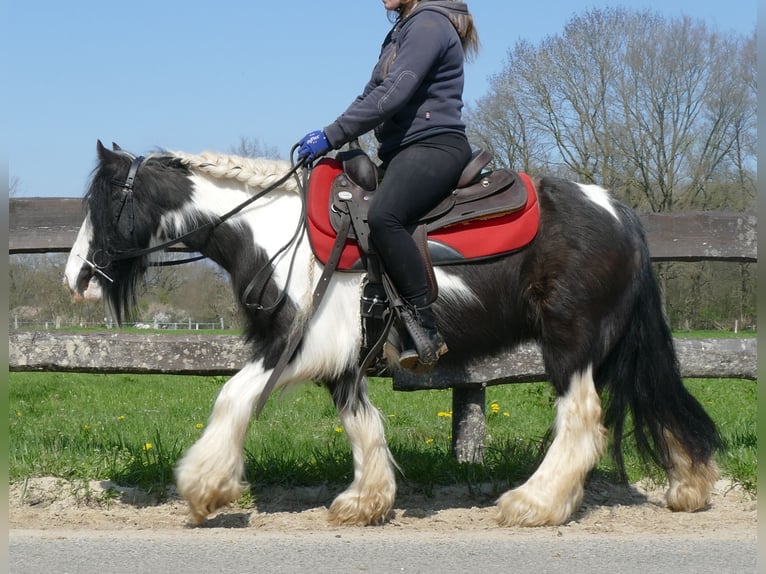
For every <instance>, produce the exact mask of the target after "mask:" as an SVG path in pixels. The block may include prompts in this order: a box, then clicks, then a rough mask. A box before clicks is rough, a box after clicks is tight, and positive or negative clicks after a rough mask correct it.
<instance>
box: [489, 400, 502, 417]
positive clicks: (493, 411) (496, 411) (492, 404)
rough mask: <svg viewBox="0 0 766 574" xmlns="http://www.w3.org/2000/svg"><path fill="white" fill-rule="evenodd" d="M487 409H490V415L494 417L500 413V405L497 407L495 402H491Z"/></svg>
mask: <svg viewBox="0 0 766 574" xmlns="http://www.w3.org/2000/svg"><path fill="white" fill-rule="evenodd" d="M489 408H490V410H491V411H492V414H493V415H496V414H497V413H499V412H500V405H499V404H497V402H496V401H493V402H492V403H491V404H490V405H489Z"/></svg>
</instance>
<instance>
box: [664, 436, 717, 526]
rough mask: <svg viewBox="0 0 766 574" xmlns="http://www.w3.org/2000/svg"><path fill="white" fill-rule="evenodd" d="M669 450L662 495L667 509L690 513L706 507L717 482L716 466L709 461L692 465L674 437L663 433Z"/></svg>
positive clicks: (713, 462) (712, 461)
mask: <svg viewBox="0 0 766 574" xmlns="http://www.w3.org/2000/svg"><path fill="white" fill-rule="evenodd" d="M665 437H666V439H667V443H668V449H669V451H670V464H671V467H670V469H669V470H668V480H669V482H670V488H668V491H667V493H665V500H666V501H667V503H668V508H670V509H671V510H675V511H680V512H694V511H695V510H700V509H702V508H705V507H706V506H707V505H708V504H710V493H711V491H712V489H713V485H714V484H715V482H716V480H718V474H719V473H718V465H717V464H716V463H715V461H714V460H713V459H712V458H711V459H710V460H708V461H707V462H706V463H698V464H694V463H692V459H691V457H690V456H689V455H688V453H687V452H686V451H685V450H684V449H683V448H682V447H681V445H680V443H679V442H678V441H677V440H676V438H675V437H674V436H673V435H672V434H670V433H668V432H666V433H665Z"/></svg>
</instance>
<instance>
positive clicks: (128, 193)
mask: <svg viewBox="0 0 766 574" xmlns="http://www.w3.org/2000/svg"><path fill="white" fill-rule="evenodd" d="M297 147H298V145H297V144H296V145H295V146H293V148H292V150H291V151H290V158H291V163H292V157H293V155H294V152H295V150H296V148H297ZM144 159H145V158H144V157H143V156H138V157H135V158H134V159H133V162H132V163H131V165H130V170H129V171H128V176H127V178H126V179H125V181H124V182H115V185H117V186H119V187H121V188H122V189H123V191H124V194H125V195H124V197H123V201H122V205H121V206H120V211H119V213H118V214H117V221H119V220H120V217H122V215H123V212H124V211H125V210H126V209H127V217H128V218H129V226H130V231H131V233H132V232H133V228H134V219H133V218H134V214H133V184H134V182H135V178H136V174H137V173H138V169H139V167H141V163H142V162H143V161H144ZM309 163H310V162H308V161H306V159H305V158H299V159H298V162H297V163H295V164H293V165H292V168H291V169H290V171H288V172H287V174H285V175H284V176H283V177H282V178H280V179H279V180H278V181H277V182H275V183H274V184H272V185H270V186H269V187H267V188H266V189H264V190H262V191H260V192H259V193H257V194H256V195H254V196H252V197H250V198H248V199H247V200H245V201H243V202H242V203H240V204H239V205H237V206H236V207H234V208H233V209H231V210H230V211H228V212H227V213H225V214H223V215H222V216H220V217H218V218H217V219H216V220H215V221H211V222H208V223H206V224H204V225H202V226H200V227H198V228H197V229H193V230H192V231H189V232H187V233H184V234H183V235H181V236H179V237H176V238H174V239H171V240H169V241H166V242H164V243H161V244H159V245H155V246H153V247H147V248H144V249H135V250H130V251H124V252H122V253H117V254H113V255H110V254H109V253H104V256H105V257H106V262H105V263H104V264H103V265H97V264H96V253H94V254H93V262H90V261H86V263H87V264H88V265H90V266H91V268H92V269H93V271H94V272H96V273H99V274H100V275H103V276H104V277H105V278H106V279H108V280H109V281H111V282H113V280H112V279H111V278H110V277H109V276H108V275H106V273H104V271H103V269H104V268H105V267H107V266H108V265H109V263H110V262H112V261H120V260H125V259H133V258H136V257H143V256H144V255H148V254H150V253H155V252H157V251H161V250H164V249H167V248H168V247H171V246H173V245H176V244H178V243H181V242H182V241H183V240H184V239H186V238H187V237H189V236H191V235H193V234H195V233H199V232H200V231H204V230H208V233H211V232H212V231H213V230H215V228H216V227H218V226H219V225H221V224H222V223H223V222H224V221H226V220H227V219H229V218H231V217H232V216H234V215H236V214H237V213H239V212H240V211H242V210H243V209H244V208H245V207H247V206H248V205H250V204H251V203H253V202H254V201H257V200H258V199H260V198H262V197H263V196H265V195H266V194H268V193H270V192H271V191H273V190H274V189H276V188H277V187H279V186H280V185H282V184H283V183H284V182H286V181H287V180H288V179H289V178H290V177H293V176H295V177H296V179H297V181H298V186H299V188H300V189H301V190H302V192H303V195H304V201H303V208H302V211H301V216H300V219H299V221H298V227H297V228H296V231H295V233H294V234H293V237H292V238H291V239H290V240H289V241H288V242H287V244H286V245H284V246H283V247H282V248H280V249H279V250H278V251H277V252H276V253H275V254H274V255H273V256H272V257H271V258H270V259H269V261H268V263H267V264H266V265H265V266H264V267H263V268H262V269H261V271H262V270H264V269H268V268H269V267H270V266H271V263H273V262H274V260H275V259H276V258H277V257H278V256H279V255H281V254H282V253H284V252H285V251H286V250H287V249H289V248H290V246H291V245H293V244H294V243H295V242H296V241H297V240H298V238H299V237H301V235H302V233H303V232H305V218H306V201H305V190H306V185H305V183H306V181H307V179H308V172H309ZM301 167H303V168H304V169H303V178H302V179H301V178H300V177H298V176H297V175H296V174H297V172H298V170H299V169H300V168H301ZM350 228H351V220H350V218H344V220H343V222H342V224H341V228H340V229H339V230H338V232H337V237H336V239H335V243H334V245H333V248H332V252H331V254H330V257H329V259H328V261H327V263H326V264H325V266H324V269H323V271H322V275H321V276H320V278H319V281H318V282H317V285H316V287H315V288H314V293H313V295H312V299H311V315H313V314H314V312H315V311H316V310H317V308H318V307H319V305H320V303H321V302H322V299H323V297H324V294H325V292H326V291H327V287H328V286H329V284H330V280H331V279H332V275H333V273H334V272H335V270H336V269H337V267H338V262H339V261H340V257H341V253H342V251H343V247H344V245H345V240H346V238H347V237H348V233H349V229H350ZM296 253H297V250H295V251H294V252H293V256H292V259H291V261H290V268H289V272H288V275H287V279H286V283H289V281H290V276H291V275H292V270H293V264H294V263H295V255H296ZM202 258H204V256H202V257H196V258H189V259H183V260H179V261H171V262H168V263H165V265H178V264H181V263H187V262H190V261H196V260H198V259H202ZM160 265H161V263H160ZM259 273H260V271H259V272H258V273H256V276H255V277H254V278H253V280H252V281H251V282H250V284H249V285H248V287H247V288H246V289H245V291H244V293H243V299H247V296H248V294H249V292H250V290H251V289H252V287H253V285H254V284H255V280H256V279H257V278H258V274H259ZM286 293H287V290H286V289H285V290H283V291H282V293H280V296H279V297H278V299H277V301H276V302H275V303H273V304H272V305H270V306H269V307H263V306H262V305H260V304H255V305H253V304H248V303H247V302H246V301H243V304H244V305H245V306H248V307H255V308H256V309H258V310H272V309H275V308H276V307H277V306H278V305H279V304H280V303H281V302H282V300H283V299H284V298H285V296H286ZM309 318H310V316H309ZM307 325H308V320H306V321H301V322H300V324H299V325H298V328H297V329H294V330H292V331H291V332H290V334H289V335H288V342H287V345H286V346H285V348H284V349H283V350H282V354H281V355H280V357H279V359H278V361H277V364H276V365H275V367H274V369H273V370H272V372H271V376H270V377H269V379H268V380H267V381H266V384H265V386H264V388H263V391H262V392H261V396H260V397H259V399H258V404H257V405H256V407H255V416H256V417H258V416H259V415H260V413H261V410H263V407H264V406H265V404H266V401H267V400H268V398H269V395H270V394H271V392H272V390H273V389H274V387H275V386H276V384H277V381H278V380H279V377H280V376H281V375H282V373H283V372H284V370H285V368H286V367H287V365H288V364H289V362H290V361H291V360H292V358H293V356H294V355H295V352H296V350H297V349H298V346H299V345H300V342H301V341H302V340H303V335H304V334H305V331H306V326H307Z"/></svg>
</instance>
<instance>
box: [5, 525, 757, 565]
mask: <svg viewBox="0 0 766 574" xmlns="http://www.w3.org/2000/svg"><path fill="white" fill-rule="evenodd" d="M9 541H10V546H9V554H10V560H9V572H10V573H11V574H41V573H43V572H45V573H56V574H91V573H92V574H122V573H125V574H128V573H129V574H142V573H154V572H159V573H163V574H165V573H176V572H179V573H184V574H197V573H199V574H207V573H215V574H218V573H226V574H237V573H242V574H245V573H259V574H260V573H263V574H268V573H272V572H279V573H292V572H311V573H312V574H313V573H317V574H321V573H325V572H327V573H330V572H332V573H333V574H344V573H356V572H363V573H395V572H406V573H430V572H434V573H439V574H449V573H452V572H455V573H461V574H462V573H466V572H481V573H482V574H491V573H494V572H514V573H527V572H529V573H535V574H542V573H551V574H555V573H559V572H560V573H566V574H578V573H587V574H598V573H604V574H607V573H608V574H616V573H620V574H631V573H636V574H661V573H672V574H687V573H688V574H702V573H705V572H711V573H716V574H727V573H732V574H733V573H736V574H747V573H754V572H756V535H755V532H753V533H752V535H747V536H744V537H742V538H740V539H715V540H711V539H710V538H707V537H691V536H676V535H668V533H663V534H659V535H657V536H648V535H646V534H640V535H638V536H626V535H624V534H621V535H609V534H600V535H597V536H580V535H575V536H571V535H569V534H562V533H561V532H558V533H556V532H554V531H552V530H550V529H539V530H537V529H533V530H525V531H523V532H518V531H508V530H503V529H495V530H487V531H484V532H482V531H459V530H456V531H454V532H435V533H429V532H424V531H416V532H412V531H408V530H402V529H397V528H396V527H395V526H391V527H384V528H357V529H349V530H348V531H344V532H340V533H339V532H337V531H336V532H316V531H307V532H300V531H292V532H287V533H280V532H274V531H267V532H263V531H257V530H249V529H248V530H244V531H242V530H236V529H226V528H203V529H186V530H182V531H179V530H162V529H160V530H131V529H125V530H108V531H91V530H78V529H71V530H66V529H64V530H62V529H53V530H37V529H35V530H31V529H30V530H26V529H15V530H11V531H10V534H9Z"/></svg>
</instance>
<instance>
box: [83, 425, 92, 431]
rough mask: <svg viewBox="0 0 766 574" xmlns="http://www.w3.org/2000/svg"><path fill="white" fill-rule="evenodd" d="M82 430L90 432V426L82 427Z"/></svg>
mask: <svg viewBox="0 0 766 574" xmlns="http://www.w3.org/2000/svg"><path fill="white" fill-rule="evenodd" d="M82 428H83V429H84V430H90V425H82Z"/></svg>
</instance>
